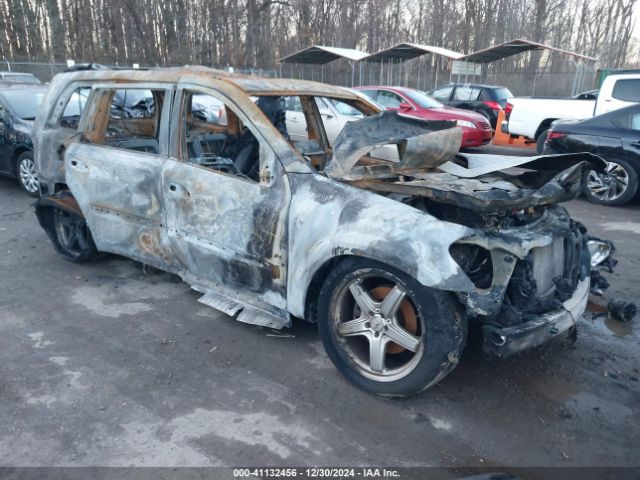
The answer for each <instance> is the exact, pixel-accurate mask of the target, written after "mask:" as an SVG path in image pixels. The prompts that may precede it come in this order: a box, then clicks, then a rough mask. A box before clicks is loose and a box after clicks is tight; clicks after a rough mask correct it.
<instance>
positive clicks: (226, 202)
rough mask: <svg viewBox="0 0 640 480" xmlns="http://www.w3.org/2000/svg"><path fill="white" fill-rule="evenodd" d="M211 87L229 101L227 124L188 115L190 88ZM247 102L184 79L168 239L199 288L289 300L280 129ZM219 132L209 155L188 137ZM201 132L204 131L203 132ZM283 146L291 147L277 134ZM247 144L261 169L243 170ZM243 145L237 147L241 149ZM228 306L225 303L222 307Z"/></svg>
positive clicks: (168, 196)
mask: <svg viewBox="0 0 640 480" xmlns="http://www.w3.org/2000/svg"><path fill="white" fill-rule="evenodd" d="M195 93H198V94H204V95H211V96H213V97H215V98H218V99H219V100H221V101H222V102H223V103H224V104H225V108H226V111H227V118H228V121H227V123H226V125H217V124H203V123H202V122H193V121H192V120H191V119H190V115H189V108H190V107H189V105H190V102H191V100H190V98H191V96H192V95H193V94H195ZM243 100H244V102H243V103H241V104H242V105H243V109H241V108H240V107H238V104H237V103H236V102H234V101H233V100H232V99H229V98H228V97H225V96H224V95H222V94H221V93H219V92H218V91H217V90H214V89H211V88H206V87H202V86H198V85H190V84H185V85H184V86H181V87H180V88H179V93H178V95H177V97H176V103H175V107H174V108H175V111H174V115H173V119H174V132H179V133H174V137H173V147H172V149H173V151H174V157H175V158H173V159H172V160H170V161H169V162H168V163H167V164H166V166H165V169H164V172H163V178H162V194H163V198H164V204H165V209H166V224H167V229H168V230H167V231H168V239H169V242H170V244H171V249H172V252H173V256H174V257H175V259H176V261H177V262H178V264H179V268H180V270H181V271H182V272H184V276H185V278H189V279H190V280H188V281H190V282H191V283H193V284H194V285H196V286H197V289H200V290H202V291H205V290H215V292H216V293H217V294H220V295H222V296H224V297H226V298H233V299H238V298H244V299H245V302H246V303H247V304H249V305H256V304H261V305H270V306H271V307H273V308H274V309H284V308H286V297H285V287H286V269H285V265H286V223H285V222H286V218H287V213H288V206H289V199H290V193H289V186H288V183H287V178H286V175H285V173H284V170H283V168H282V165H281V164H280V162H279V160H278V158H277V154H276V151H275V150H274V148H273V147H272V143H271V142H270V141H269V140H268V138H269V136H271V137H270V138H272V139H273V138H274V135H279V134H278V132H277V131H275V130H273V129H270V130H269V129H267V130H268V131H267V132H266V133H265V128H264V126H263V127H262V128H261V130H258V129H257V128H256V127H255V126H254V124H252V123H251V121H250V120H249V118H256V117H258V116H261V115H262V113H261V111H260V110H259V109H258V108H259V107H258V106H259V105H260V102H261V100H260V98H259V99H258V102H257V105H256V104H255V103H253V102H252V101H251V100H249V98H248V97H246V98H243ZM206 132H215V133H216V134H217V135H220V136H223V137H225V138H224V141H223V142H222V143H221V144H220V147H219V148H218V149H217V150H216V151H217V154H216V155H214V156H212V157H210V160H209V161H204V162H203V161H201V160H200V159H199V158H194V157H193V155H192V154H191V153H190V152H191V151H192V150H194V149H192V148H189V147H188V142H189V141H198V138H201V137H202V138H208V137H206V135H209V133H206ZM203 136H204V137H203ZM279 140H280V141H281V142H280V148H283V146H284V147H285V148H290V147H289V145H288V144H287V143H285V142H283V141H282V138H279ZM238 143H240V144H249V145H251V146H252V147H251V148H253V150H252V155H254V156H255V159H256V161H258V162H259V164H258V167H259V169H258V175H257V176H253V177H252V176H250V175H247V174H245V173H243V168H241V166H240V165H241V164H246V161H245V160H244V159H246V154H245V152H246V148H249V147H244V148H242V149H240V150H238V148H236V145H237V144H238ZM238 151H239V152H240V153H237V152H238ZM223 310H224V311H228V310H225V309H223Z"/></svg>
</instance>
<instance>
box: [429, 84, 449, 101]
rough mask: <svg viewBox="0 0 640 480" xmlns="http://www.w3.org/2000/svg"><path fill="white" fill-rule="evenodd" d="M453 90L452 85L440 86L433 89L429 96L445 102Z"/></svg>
mask: <svg viewBox="0 0 640 480" xmlns="http://www.w3.org/2000/svg"><path fill="white" fill-rule="evenodd" d="M452 91H453V87H442V88H439V89H437V90H434V91H433V93H432V94H431V96H432V97H433V98H435V99H436V100H440V101H441V102H446V101H448V100H449V97H450V96H451V92H452Z"/></svg>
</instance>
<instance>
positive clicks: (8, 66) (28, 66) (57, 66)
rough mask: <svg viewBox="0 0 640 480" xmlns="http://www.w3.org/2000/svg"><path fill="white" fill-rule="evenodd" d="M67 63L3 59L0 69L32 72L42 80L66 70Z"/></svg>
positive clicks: (47, 79) (48, 79)
mask: <svg viewBox="0 0 640 480" xmlns="http://www.w3.org/2000/svg"><path fill="white" fill-rule="evenodd" d="M65 68H67V64H66V63H45V62H14V61H8V60H3V61H2V63H0V70H4V71H8V72H19V73H30V74H32V75H34V76H35V77H37V78H38V79H39V80H40V81H41V82H43V83H45V82H48V81H50V80H51V79H52V78H53V76H54V75H56V74H57V73H60V72H62V71H64V69H65Z"/></svg>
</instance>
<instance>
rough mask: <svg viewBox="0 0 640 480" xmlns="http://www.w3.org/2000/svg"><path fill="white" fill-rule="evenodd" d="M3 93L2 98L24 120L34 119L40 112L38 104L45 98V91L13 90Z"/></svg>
mask: <svg viewBox="0 0 640 480" xmlns="http://www.w3.org/2000/svg"><path fill="white" fill-rule="evenodd" d="M1 95H2V99H3V100H4V101H5V102H6V103H7V104H8V105H9V108H10V109H11V110H12V111H13V113H15V114H16V115H17V116H18V117H20V118H21V119H23V120H34V119H35V118H36V113H37V112H38V106H39V105H40V102H42V99H43V98H44V91H34V90H11V91H10V92H5V93H3V94H1Z"/></svg>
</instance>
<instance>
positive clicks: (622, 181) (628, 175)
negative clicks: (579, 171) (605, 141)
mask: <svg viewBox="0 0 640 480" xmlns="http://www.w3.org/2000/svg"><path fill="white" fill-rule="evenodd" d="M606 162H607V170H606V173H604V174H599V173H597V172H595V171H594V170H588V171H586V172H585V173H584V182H583V183H584V195H585V197H587V199H588V200H589V201H590V202H593V203H599V204H600V205H611V206H615V205H624V204H625V203H627V202H628V201H629V200H631V199H632V198H633V197H635V195H636V194H637V193H638V172H636V170H635V169H634V168H633V166H632V165H631V164H630V163H629V162H627V161H626V160H619V159H612V160H606Z"/></svg>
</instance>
